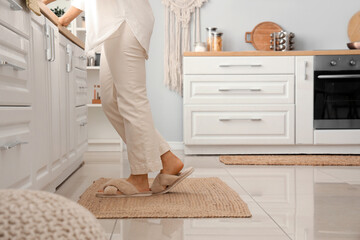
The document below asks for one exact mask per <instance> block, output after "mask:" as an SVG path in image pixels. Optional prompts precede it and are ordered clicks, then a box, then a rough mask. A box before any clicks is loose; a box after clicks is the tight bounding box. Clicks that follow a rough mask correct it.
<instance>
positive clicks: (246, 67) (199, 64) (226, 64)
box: [184, 57, 295, 75]
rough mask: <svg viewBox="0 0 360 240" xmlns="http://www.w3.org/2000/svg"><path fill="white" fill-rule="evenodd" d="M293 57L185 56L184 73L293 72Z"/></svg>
mask: <svg viewBox="0 0 360 240" xmlns="http://www.w3.org/2000/svg"><path fill="white" fill-rule="evenodd" d="M294 65H295V58H294V57H185V58H184V74H186V75H188V74H190V75H191V74H294V73H295V66H294Z"/></svg>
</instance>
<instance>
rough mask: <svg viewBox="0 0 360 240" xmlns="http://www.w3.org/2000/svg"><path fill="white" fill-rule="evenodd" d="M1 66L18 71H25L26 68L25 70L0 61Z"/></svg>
mask: <svg viewBox="0 0 360 240" xmlns="http://www.w3.org/2000/svg"><path fill="white" fill-rule="evenodd" d="M0 66H8V67H12V68H13V69H14V70H16V71H24V70H25V68H23V67H19V66H16V65H15V64H12V63H9V62H7V61H2V60H0Z"/></svg>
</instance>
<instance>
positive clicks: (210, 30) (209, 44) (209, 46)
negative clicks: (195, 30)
mask: <svg viewBox="0 0 360 240" xmlns="http://www.w3.org/2000/svg"><path fill="white" fill-rule="evenodd" d="M206 30H207V32H208V37H207V50H208V51H211V49H212V44H213V36H212V33H213V32H216V30H217V28H216V27H207V28H206Z"/></svg>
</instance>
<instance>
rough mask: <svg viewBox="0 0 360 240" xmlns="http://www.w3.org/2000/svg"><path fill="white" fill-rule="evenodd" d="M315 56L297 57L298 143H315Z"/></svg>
mask: <svg viewBox="0 0 360 240" xmlns="http://www.w3.org/2000/svg"><path fill="white" fill-rule="evenodd" d="M313 59H314V57H296V77H295V78H296V121H295V122H296V144H313V143H314V127H313V123H314V66H313V65H314V60H313Z"/></svg>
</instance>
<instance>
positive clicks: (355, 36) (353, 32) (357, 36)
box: [348, 11, 360, 42]
mask: <svg viewBox="0 0 360 240" xmlns="http://www.w3.org/2000/svg"><path fill="white" fill-rule="evenodd" d="M348 36H349V39H350V41H351V42H358V41H360V11H359V12H357V13H355V15H354V16H352V18H351V19H350V21H349V25H348Z"/></svg>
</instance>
